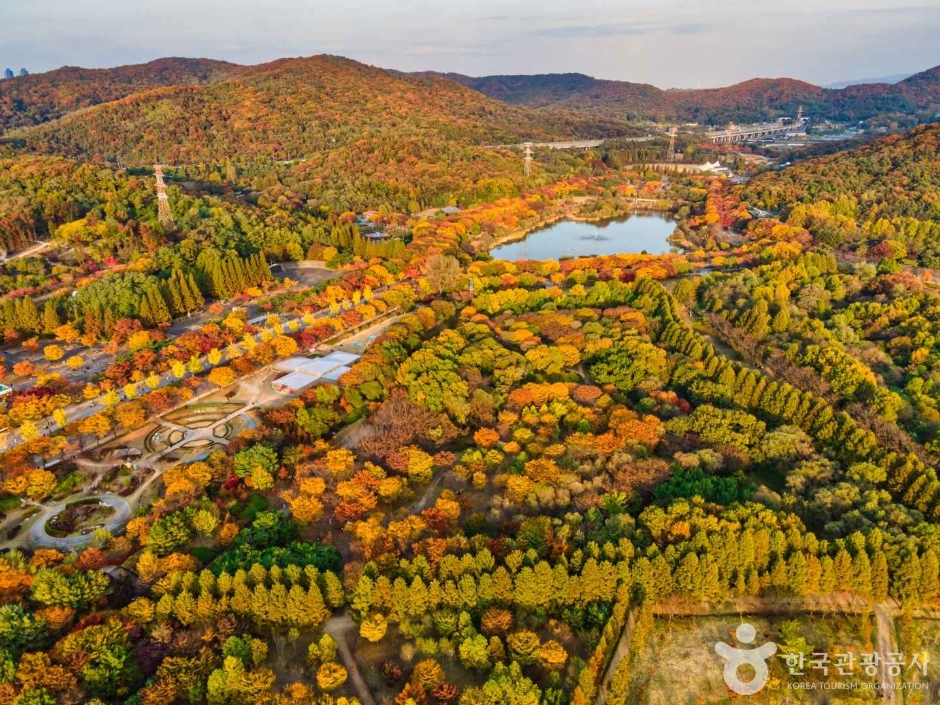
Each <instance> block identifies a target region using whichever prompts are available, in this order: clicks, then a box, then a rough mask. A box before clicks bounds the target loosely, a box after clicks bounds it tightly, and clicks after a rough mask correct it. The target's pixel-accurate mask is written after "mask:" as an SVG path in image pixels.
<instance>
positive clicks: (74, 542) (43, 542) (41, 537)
mask: <svg viewBox="0 0 940 705" xmlns="http://www.w3.org/2000/svg"><path fill="white" fill-rule="evenodd" d="M83 499H97V500H99V501H100V502H101V503H102V504H107V505H108V506H109V507H112V508H113V509H114V516H112V517H111V518H110V519H108V521H107V522H105V524H104V528H105V529H107V530H108V531H110V532H111V533H112V534H114V533H117V532H118V531H120V530H121V529H123V528H124V525H125V524H127V522H129V521H130V520H131V517H132V514H131V505H130V503H129V502H128V501H127V500H126V499H124V498H123V497H118V496H117V495H113V494H105V495H88V496H85V497H71V498H69V499H67V500H65V501H64V502H59V503H58V504H53V505H51V506H48V507H46V509H45V511H44V512H43V514H42V516H40V517H39V518H38V519H36V521H35V522H33V525H32V526H31V527H30V528H29V540H30V542H31V543H32V544H33V545H34V546H44V547H46V548H57V549H60V550H69V549H72V548H77V547H79V546H84V545H85V544H86V543H88V542H89V541H91V540H92V538H93V534H92V533H91V532H89V533H87V534H79V535H77V536H66V537H65V538H57V537H55V536H50V535H49V534H47V533H46V522H48V521H49V520H50V519H52V517H54V516H55V515H56V514H58V513H59V512H61V511H63V510H64V509H65V508H66V507H67V506H68V505H69V504H72V503H74V502H76V501H81V500H83Z"/></svg>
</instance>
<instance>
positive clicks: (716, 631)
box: [628, 615, 878, 705]
mask: <svg viewBox="0 0 940 705" xmlns="http://www.w3.org/2000/svg"><path fill="white" fill-rule="evenodd" d="M790 619H791V618H790V617H763V616H760V617H759V616H744V617H743V618H742V619H739V618H738V617H737V616H726V617H724V616H723V617H681V618H672V619H667V618H661V619H657V620H656V622H655V625H654V628H653V630H652V633H651V635H650V637H649V639H648V640H647V642H646V644H645V648H644V651H643V653H642V654H640V655H639V656H638V658H636V660H635V661H634V665H633V669H632V673H631V692H630V695H629V699H628V702H630V703H631V705H633V704H634V703H636V704H637V705H639V704H640V703H645V704H648V705H704V704H705V703H716V704H717V703H731V702H732V694H731V693H730V692H729V690H728V688H727V686H726V685H725V682H724V678H723V667H724V660H723V659H722V658H721V657H720V656H718V655H717V654H716V653H715V644H716V643H717V642H719V641H723V642H725V643H727V644H730V645H731V646H733V647H735V648H749V647H756V646H760V645H762V644H764V643H765V642H767V641H774V642H775V643H777V646H778V650H777V654H776V655H775V656H773V657H771V659H770V660H769V661H768V665H769V666H770V678H769V681H768V684H767V686H766V687H765V688H764V689H763V690H762V691H761V692H759V693H758V694H756V695H752V696H749V697H747V698H740V697H736V698H735V701H737V702H741V701H743V700H746V701H747V703H748V705H752V704H753V705H778V704H779V705H783V704H785V703H786V704H791V705H796V704H810V703H812V704H817V703H820V704H822V703H825V704H826V705H849V704H850V703H851V704H855V703H867V702H874V701H876V700H877V699H878V698H877V691H875V690H870V689H865V688H864V684H865V683H870V682H872V681H873V680H874V679H871V678H868V677H867V676H866V675H865V674H864V672H863V670H862V668H861V666H860V664H859V661H858V656H857V654H858V653H862V652H871V651H875V650H876V647H874V646H870V645H866V644H865V643H864V639H863V637H862V636H861V634H862V632H863V628H862V618H861V617H855V616H849V615H826V616H824V617H823V616H817V615H801V616H798V617H796V618H795V619H796V620H797V622H798V632H797V633H798V635H800V636H802V637H803V638H804V639H805V640H806V642H807V644H808V646H809V647H811V648H810V649H809V651H810V652H813V651H815V652H827V653H828V654H829V659H830V664H829V673H828V675H824V674H823V673H822V671H821V669H820V670H816V669H813V667H812V666H811V664H810V662H809V659H812V658H813V657H812V656H810V657H809V659H808V660H807V662H806V665H805V666H804V667H803V669H802V670H803V672H804V675H790V673H789V672H788V669H787V664H786V662H785V661H784V659H783V653H782V645H783V643H784V639H783V637H782V636H781V632H780V630H781V627H782V625H783V623H784V622H786V621H789V620H790ZM741 621H744V622H747V623H748V624H751V625H752V626H753V627H754V628H755V629H756V630H757V637H756V639H755V640H754V642H753V643H751V644H739V643H738V642H736V641H735V635H734V630H735V629H736V628H737V626H738V624H739V623H740V622H741ZM872 628H874V620H872ZM872 639H875V637H874V636H872ZM850 652H854V654H856V656H855V666H854V669H849V668H846V669H845V670H846V671H847V674H846V675H844V676H843V675H840V674H839V673H838V672H837V670H836V667H835V661H836V656H835V655H836V654H848V653H850ZM848 671H854V675H853V674H852V673H850V672H848ZM752 674H753V670H752V669H751V668H750V667H749V666H743V667H741V669H740V670H739V677H740V678H741V680H742V681H748V680H750V678H751V677H752ZM795 684H809V686H811V688H801V687H799V686H797V687H793V686H794V685H795ZM853 685H854V686H855V689H847V688H851V687H852V686H853Z"/></svg>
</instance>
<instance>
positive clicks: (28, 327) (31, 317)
mask: <svg viewBox="0 0 940 705" xmlns="http://www.w3.org/2000/svg"><path fill="white" fill-rule="evenodd" d="M17 308H18V310H17V321H18V324H19V326H18V328H19V330H21V331H23V332H24V333H41V332H42V317H41V316H40V314H39V309H38V308H36V303H35V302H34V301H33V300H32V298H30V297H29V296H24V297H23V298H22V299H20V300H19V302H18V306H17Z"/></svg>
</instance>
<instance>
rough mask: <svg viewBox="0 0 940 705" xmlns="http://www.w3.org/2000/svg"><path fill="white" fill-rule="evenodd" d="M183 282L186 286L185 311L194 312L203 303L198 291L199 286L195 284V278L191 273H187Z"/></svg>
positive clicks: (200, 293)
mask: <svg viewBox="0 0 940 705" xmlns="http://www.w3.org/2000/svg"><path fill="white" fill-rule="evenodd" d="M184 281H185V282H186V283H187V284H188V286H187V287H186V290H185V293H184V300H185V302H186V310H187V311H194V310H195V309H197V308H199V307H201V306H202V305H203V304H204V303H205V299H203V297H202V291H200V290H199V285H198V284H197V283H196V277H194V276H193V273H192V272H190V273H189V275H188V276H187V278H186V279H185V280H184Z"/></svg>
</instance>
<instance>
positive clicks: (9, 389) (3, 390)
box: [0, 384, 13, 397]
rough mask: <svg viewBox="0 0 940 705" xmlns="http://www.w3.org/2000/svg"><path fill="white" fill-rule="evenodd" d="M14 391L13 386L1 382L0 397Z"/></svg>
mask: <svg viewBox="0 0 940 705" xmlns="http://www.w3.org/2000/svg"><path fill="white" fill-rule="evenodd" d="M12 393H13V387H11V386H9V385H7V384H0V397H5V396H6V395H7V394H12Z"/></svg>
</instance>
